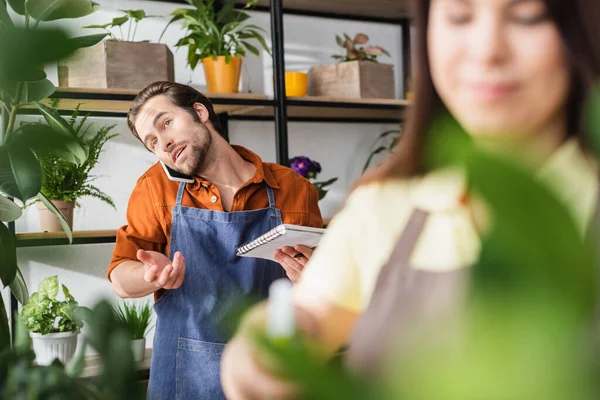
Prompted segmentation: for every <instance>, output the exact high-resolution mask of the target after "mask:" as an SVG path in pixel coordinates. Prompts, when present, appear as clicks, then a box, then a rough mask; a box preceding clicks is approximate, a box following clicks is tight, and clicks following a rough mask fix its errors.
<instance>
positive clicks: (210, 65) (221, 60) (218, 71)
mask: <svg viewBox="0 0 600 400" xmlns="http://www.w3.org/2000/svg"><path fill="white" fill-rule="evenodd" d="M202 66H203V67H204V75H205V76H206V85H207V86H208V91H209V92H210V93H237V92H238V87H239V86H240V75H241V73H242V58H241V57H231V61H230V62H229V64H225V56H219V57H217V58H216V59H215V60H213V59H212V58H211V57H207V58H203V59H202Z"/></svg>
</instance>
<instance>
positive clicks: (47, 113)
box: [34, 102, 76, 138]
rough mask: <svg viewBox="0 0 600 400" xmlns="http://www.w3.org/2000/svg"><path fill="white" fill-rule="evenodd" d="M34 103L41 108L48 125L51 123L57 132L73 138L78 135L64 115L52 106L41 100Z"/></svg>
mask: <svg viewBox="0 0 600 400" xmlns="http://www.w3.org/2000/svg"><path fill="white" fill-rule="evenodd" d="M34 105H35V106H36V107H37V108H38V109H39V110H40V112H41V114H42V116H43V117H44V119H45V120H46V122H47V123H48V125H50V127H51V128H52V129H53V130H54V131H55V132H57V133H61V134H64V135H66V136H69V137H73V138H74V137H76V135H75V132H74V131H73V128H72V127H71V125H69V123H68V122H67V121H66V120H65V119H64V118H63V117H61V116H60V114H59V113H58V112H57V111H56V110H53V109H52V108H50V107H48V106H45V105H44V104H41V103H39V102H36V103H34Z"/></svg>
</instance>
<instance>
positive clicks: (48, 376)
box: [0, 301, 144, 400]
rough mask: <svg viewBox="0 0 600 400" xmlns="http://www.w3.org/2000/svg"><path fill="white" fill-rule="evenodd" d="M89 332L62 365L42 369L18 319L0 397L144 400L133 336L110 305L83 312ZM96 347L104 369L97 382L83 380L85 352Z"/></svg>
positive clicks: (0, 376) (0, 364)
mask: <svg viewBox="0 0 600 400" xmlns="http://www.w3.org/2000/svg"><path fill="white" fill-rule="evenodd" d="M76 314H78V316H80V317H81V318H83V319H84V320H85V323H86V325H87V326H88V328H89V329H88V330H89V332H88V334H87V335H86V336H85V337H84V341H83V342H82V346H81V347H80V351H78V353H77V354H76V356H75V357H74V358H73V359H72V360H71V361H70V362H69V364H67V365H66V366H63V365H62V364H61V363H60V362H59V361H55V362H54V363H53V364H52V365H48V366H40V365H36V364H35V363H34V359H35V355H34V352H33V350H32V343H31V338H30V336H29V332H28V331H27V328H26V327H25V324H24V323H23V321H22V320H21V319H18V320H17V326H16V332H15V345H14V346H13V347H12V348H7V349H5V350H4V351H2V352H0V398H2V399H28V400H54V399H65V400H108V399H111V400H141V399H143V398H144V394H143V393H142V391H141V388H140V385H139V382H138V381H137V376H136V372H137V371H136V364H135V362H134V359H133V354H132V351H131V347H130V344H129V340H130V339H129V332H127V330H126V329H125V328H124V327H123V326H122V325H121V324H119V323H118V321H117V320H116V319H115V317H114V315H113V312H112V308H111V306H110V304H109V303H108V302H107V301H101V302H99V303H98V304H97V305H96V306H95V307H94V308H93V309H92V310H90V309H87V308H82V307H80V308H78V309H77V310H76ZM87 346H91V347H92V348H93V349H94V350H95V351H96V352H97V353H98V356H99V358H100V361H101V365H102V369H101V371H100V373H99V375H98V376H96V377H94V379H93V380H89V379H85V380H84V379H80V377H81V374H82V372H83V368H84V365H85V358H84V356H85V349H86V347H87Z"/></svg>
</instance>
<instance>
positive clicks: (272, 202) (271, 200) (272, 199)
mask: <svg viewBox="0 0 600 400" xmlns="http://www.w3.org/2000/svg"><path fill="white" fill-rule="evenodd" d="M266 186H267V196H269V208H275V195H274V194H273V189H272V188H271V186H269V185H266Z"/></svg>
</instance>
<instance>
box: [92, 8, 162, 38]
mask: <svg viewBox="0 0 600 400" xmlns="http://www.w3.org/2000/svg"><path fill="white" fill-rule="evenodd" d="M120 11H122V12H123V13H125V15H122V16H120V17H115V18H113V19H112V21H111V22H107V23H106V24H102V25H88V26H84V28H88V29H104V30H105V31H107V32H108V35H109V36H110V37H111V39H113V40H122V41H127V42H135V34H136V32H137V28H138V24H139V22H140V21H141V20H143V19H145V18H154V17H155V16H154V15H146V12H145V11H144V10H120ZM127 22H129V24H128V29H127V36H125V35H124V33H123V25H125V24H126V23H127ZM132 27H133V34H132V33H131V28H132ZM115 28H119V33H120V37H119V38H117V36H115V34H114V32H113V31H112V29H115ZM143 41H144V42H147V40H143Z"/></svg>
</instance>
